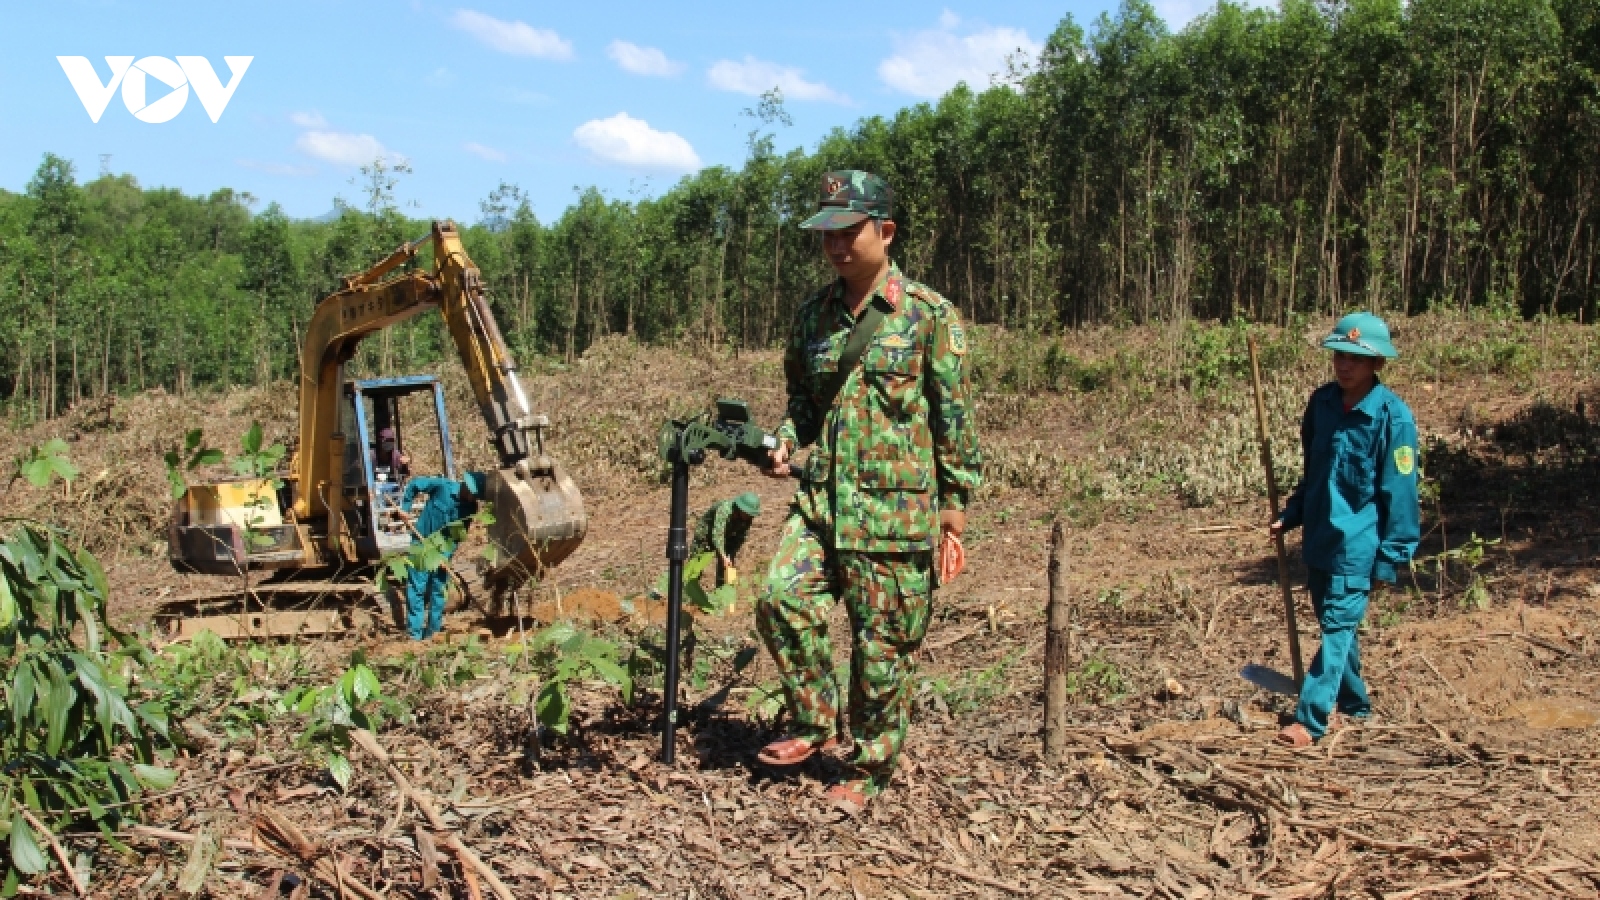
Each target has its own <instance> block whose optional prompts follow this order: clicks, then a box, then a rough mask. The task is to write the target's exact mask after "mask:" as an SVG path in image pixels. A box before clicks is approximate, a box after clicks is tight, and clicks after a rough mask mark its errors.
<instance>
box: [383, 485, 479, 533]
mask: <svg viewBox="0 0 1600 900" xmlns="http://www.w3.org/2000/svg"><path fill="white" fill-rule="evenodd" d="M418 494H427V495H428V502H427V504H426V505H424V506H423V507H422V514H421V515H419V516H417V532H418V533H420V534H421V535H422V536H423V537H427V536H428V535H431V534H433V533H434V532H437V531H439V530H440V529H441V528H444V527H445V526H446V525H449V524H450V523H451V522H458V521H460V520H462V519H465V518H466V517H468V516H470V515H472V514H473V513H476V512H477V511H478V501H477V499H476V498H475V497H473V496H472V492H471V491H469V490H467V486H466V485H464V484H462V483H461V482H459V481H454V480H452V479H449V478H439V477H436V476H419V477H416V478H413V479H411V480H410V481H407V482H406V489H405V493H403V494H401V495H400V502H401V504H402V505H403V506H404V507H405V508H406V509H410V508H411V501H412V500H414V499H416V496H417V495H418Z"/></svg>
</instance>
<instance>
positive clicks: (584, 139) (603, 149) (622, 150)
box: [572, 112, 700, 172]
mask: <svg viewBox="0 0 1600 900" xmlns="http://www.w3.org/2000/svg"><path fill="white" fill-rule="evenodd" d="M572 138H573V140H575V141H577V142H578V146H580V147H582V148H584V149H585V150H588V151H589V152H590V153H592V154H594V156H595V158H596V159H599V160H602V161H604V162H609V163H616V164H618V165H623V166H634V167H638V168H645V169H671V170H675V171H680V172H688V171H693V170H695V169H698V168H700V155H699V154H697V153H695V152H694V148H693V147H691V146H689V142H688V141H686V140H684V139H683V137H682V136H681V135H678V134H675V133H674V132H671V131H657V130H655V129H654V128H651V127H650V123H649V122H646V121H644V120H643V119H635V118H634V117H633V116H630V115H628V114H627V113H625V112H619V113H617V114H616V115H614V116H612V117H611V118H609V119H593V120H591V121H588V122H585V123H583V124H582V125H579V126H578V129H577V130H576V131H574V132H573V133H572Z"/></svg>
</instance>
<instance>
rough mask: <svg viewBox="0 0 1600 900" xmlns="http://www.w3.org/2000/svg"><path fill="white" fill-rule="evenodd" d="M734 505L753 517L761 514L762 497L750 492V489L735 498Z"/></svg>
mask: <svg viewBox="0 0 1600 900" xmlns="http://www.w3.org/2000/svg"><path fill="white" fill-rule="evenodd" d="M733 505H734V506H735V507H737V508H738V510H739V511H740V512H742V513H744V514H745V515H747V516H749V517H750V518H752V519H754V518H755V517H756V516H759V515H761V498H760V497H757V496H756V495H755V494H752V493H750V492H749V491H745V492H744V493H742V494H740V495H739V496H737V497H735V498H733Z"/></svg>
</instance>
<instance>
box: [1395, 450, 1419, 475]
mask: <svg viewBox="0 0 1600 900" xmlns="http://www.w3.org/2000/svg"><path fill="white" fill-rule="evenodd" d="M1394 467H1395V470H1396V471H1398V472H1399V473H1400V474H1401V475H1410V474H1411V473H1412V472H1415V471H1416V470H1417V451H1415V450H1413V449H1412V448H1410V447H1396V448H1394Z"/></svg>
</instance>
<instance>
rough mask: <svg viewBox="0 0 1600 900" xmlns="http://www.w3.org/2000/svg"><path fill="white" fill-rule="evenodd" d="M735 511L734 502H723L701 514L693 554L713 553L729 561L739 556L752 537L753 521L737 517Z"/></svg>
mask: <svg viewBox="0 0 1600 900" xmlns="http://www.w3.org/2000/svg"><path fill="white" fill-rule="evenodd" d="M733 510H734V506H733V501H732V500H723V501H721V502H719V503H716V504H715V505H713V506H711V507H710V508H709V509H707V510H706V511H705V512H703V513H701V514H700V518H699V520H698V521H696V522H695V526H694V542H693V543H692V544H691V545H690V546H691V547H692V552H694V553H704V552H706V551H711V552H714V553H716V554H718V555H719V556H726V557H728V558H729V559H733V558H735V557H737V556H738V555H739V551H740V550H741V549H743V548H744V542H745V538H747V537H749V535H750V524H751V520H750V519H749V518H747V517H744V516H735V515H734V514H733Z"/></svg>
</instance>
